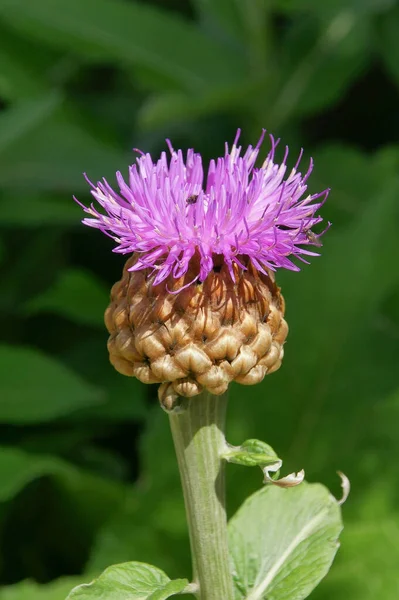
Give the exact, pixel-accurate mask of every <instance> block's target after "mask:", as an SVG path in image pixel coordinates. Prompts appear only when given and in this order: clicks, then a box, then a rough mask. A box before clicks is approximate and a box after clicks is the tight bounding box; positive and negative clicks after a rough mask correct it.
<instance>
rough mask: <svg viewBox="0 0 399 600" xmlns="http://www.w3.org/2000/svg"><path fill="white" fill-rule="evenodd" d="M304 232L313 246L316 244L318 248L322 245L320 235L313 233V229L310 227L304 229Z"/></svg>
mask: <svg viewBox="0 0 399 600" xmlns="http://www.w3.org/2000/svg"><path fill="white" fill-rule="evenodd" d="M304 234H305V235H306V237H307V239H308V240H309V242H310V243H311V244H312V245H313V246H317V247H318V248H320V247H321V246H322V245H323V244H322V243H321V241H320V239H319V238H320V236H319V235H317V234H316V233H314V231H312V230H311V229H305V230H304Z"/></svg>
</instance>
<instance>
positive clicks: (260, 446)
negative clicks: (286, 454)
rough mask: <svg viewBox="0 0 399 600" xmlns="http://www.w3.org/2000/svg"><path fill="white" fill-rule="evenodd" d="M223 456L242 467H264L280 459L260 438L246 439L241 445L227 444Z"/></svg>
mask: <svg viewBox="0 0 399 600" xmlns="http://www.w3.org/2000/svg"><path fill="white" fill-rule="evenodd" d="M223 458H224V459H225V460H227V461H228V462H231V463H235V464H237V465H243V466H244V467H255V466H257V467H265V466H267V465H274V464H275V463H276V462H279V461H280V459H279V457H278V456H277V454H276V453H275V451H274V450H273V448H272V447H271V446H269V444H266V443H265V442H261V441H260V440H246V441H245V442H244V443H243V444H241V446H237V447H235V446H229V448H228V449H227V450H226V451H225V452H223ZM280 462H281V461H280Z"/></svg>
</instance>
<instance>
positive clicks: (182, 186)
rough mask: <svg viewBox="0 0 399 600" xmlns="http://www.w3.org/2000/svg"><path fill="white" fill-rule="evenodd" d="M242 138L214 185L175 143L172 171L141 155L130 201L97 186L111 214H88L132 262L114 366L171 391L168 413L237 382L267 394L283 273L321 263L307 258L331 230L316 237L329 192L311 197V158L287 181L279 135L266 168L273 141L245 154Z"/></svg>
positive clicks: (215, 165) (212, 172)
mask: <svg viewBox="0 0 399 600" xmlns="http://www.w3.org/2000/svg"><path fill="white" fill-rule="evenodd" d="M239 136H240V130H238V132H237V135H236V138H235V140H234V143H233V146H232V148H231V149H230V150H229V148H228V146H227V144H226V148H225V154H224V156H223V157H220V158H218V159H217V160H216V161H215V160H211V161H210V164H209V168H208V173H207V176H206V179H205V178H204V172H203V165H202V158H201V155H200V154H197V153H195V152H194V150H191V149H190V150H188V152H187V157H186V160H184V157H183V153H182V151H181V150H178V151H175V150H174V149H173V147H172V144H171V143H170V141H169V140H168V141H167V144H168V147H169V152H170V158H169V160H168V157H167V154H166V152H162V154H161V157H160V159H159V160H158V161H157V162H155V163H154V162H153V160H152V159H151V156H150V155H149V154H143V153H142V152H139V151H138V152H139V154H140V156H139V157H138V158H137V161H136V163H137V164H134V165H132V166H131V167H130V168H129V178H128V182H127V181H125V180H124V178H123V177H122V175H121V173H120V172H118V173H117V174H116V179H117V183H118V186H119V193H117V192H115V191H114V190H113V189H112V188H111V187H110V185H109V184H108V183H107V181H106V180H105V179H103V181H102V182H98V183H97V185H94V184H93V183H91V182H90V181H89V180H88V182H89V183H90V185H91V187H92V191H91V193H92V195H93V197H94V198H95V200H96V201H97V203H98V204H99V205H100V207H101V208H102V209H103V211H102V212H100V211H99V210H97V208H96V207H95V205H94V204H91V206H89V207H86V206H84V205H82V204H81V206H82V207H83V209H84V211H85V212H86V213H87V214H88V215H90V216H89V218H85V219H84V220H83V223H84V224H86V225H88V226H90V227H95V228H97V229H100V230H101V231H103V232H104V233H106V234H107V235H109V236H110V237H111V238H113V239H114V240H115V241H116V243H117V246H116V248H115V249H114V252H118V253H122V254H132V256H131V257H130V258H129V260H128V261H127V263H126V266H125V269H124V274H123V277H122V280H121V281H120V282H118V283H117V284H115V286H114V287H113V289H112V293H111V304H110V306H109V307H108V309H107V312H106V318H105V321H106V325H107V328H108V330H109V332H110V334H111V335H110V339H109V343H108V347H109V352H110V359H111V362H112V363H113V364H114V366H115V367H116V369H117V370H118V371H120V372H122V373H124V374H126V375H131V376H135V377H138V378H139V379H140V380H141V381H144V382H146V383H155V382H158V383H162V384H163V385H162V386H161V388H160V396H161V398H162V399H163V401H164V403H166V404H170V403H171V402H172V401H173V398H174V397H175V395H176V394H178V395H183V396H194V395H196V394H199V393H200V392H201V391H202V389H204V388H206V389H208V390H209V391H210V392H212V393H214V394H221V393H223V392H224V391H225V390H226V389H227V386H228V384H229V382H230V381H232V380H235V381H238V382H241V383H244V384H252V383H257V382H258V381H261V380H262V379H263V377H264V375H265V374H266V373H271V372H272V371H275V370H276V369H277V368H278V367H279V366H280V364H281V359H282V355H283V343H284V341H285V338H286V335H287V331H288V327H287V324H286V322H285V321H284V319H283V316H284V301H283V298H282V296H281V294H280V290H279V288H278V287H277V286H276V284H275V282H274V273H273V271H275V270H276V269H277V268H280V267H282V268H286V269H291V270H294V271H298V270H299V267H298V265H297V264H296V262H294V260H293V259H299V260H300V261H302V262H305V263H306V262H307V261H306V259H305V258H304V257H306V256H317V255H318V254H317V253H316V252H314V251H310V250H309V249H308V247H309V246H312V245H313V246H320V245H321V243H320V235H322V233H324V231H323V232H322V233H320V234H316V233H315V232H314V231H313V229H314V227H315V226H316V225H318V224H319V223H320V222H321V221H322V218H321V217H320V216H318V215H317V212H318V210H319V209H320V207H321V206H322V204H323V203H324V201H325V200H326V198H327V195H328V191H329V190H325V191H323V192H321V193H318V194H313V195H307V196H305V197H304V194H305V192H306V189H307V180H308V178H309V176H310V173H311V171H312V168H313V163H312V161H310V164H309V167H308V169H307V172H306V173H305V175H302V174H301V172H299V171H298V167H299V163H300V160H301V157H302V152H301V154H300V156H299V158H298V160H297V162H296V164H295V166H294V168H293V169H292V170H291V172H290V173H289V175H288V176H287V177H286V170H287V166H286V162H287V158H288V148H286V150H285V154H284V158H283V161H282V163H281V164H280V165H279V164H275V163H274V156H275V150H276V147H277V145H278V142H279V140H277V141H275V140H274V138H273V137H272V136H270V140H271V149H270V151H269V153H268V155H267V157H266V160H265V161H264V162H263V164H262V165H261V167H260V168H256V167H255V162H256V160H257V157H258V154H259V150H260V147H261V145H262V142H263V139H264V136H265V131H263V132H262V135H261V137H260V139H259V141H258V143H257V145H256V146H255V147H252V146H249V147H248V149H247V150H246V152H245V153H244V154H243V155H241V146H238V140H239ZM79 204H80V203H79ZM328 227H329V224H328V226H327V229H328Z"/></svg>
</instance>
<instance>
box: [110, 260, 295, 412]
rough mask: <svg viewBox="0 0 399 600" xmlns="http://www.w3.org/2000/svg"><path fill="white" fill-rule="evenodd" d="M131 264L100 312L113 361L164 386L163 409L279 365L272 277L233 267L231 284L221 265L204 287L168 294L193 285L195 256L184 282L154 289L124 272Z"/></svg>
mask: <svg viewBox="0 0 399 600" xmlns="http://www.w3.org/2000/svg"><path fill="white" fill-rule="evenodd" d="M240 258H241V260H245V258H243V257H240ZM135 260H136V258H135V256H132V257H131V258H129V260H128V261H127V262H126V265H125V268H124V271H123V276H122V279H121V281H119V282H118V283H116V284H115V285H114V286H113V288H112V291H111V304H110V305H109V307H108V308H107V310H106V313H105V324H106V326H107V329H108V331H109V333H110V337H109V340H108V350H109V354H110V360H111V363H112V364H113V365H114V367H115V368H116V369H117V371H119V372H120V373H122V374H124V375H129V376H131V377H137V378H138V379H140V381H143V382H144V383H161V384H162V385H161V386H160V389H159V396H160V400H161V402H162V403H163V404H164V406H165V407H166V408H167V407H170V406H172V405H173V402H174V400H175V399H176V396H186V397H192V396H196V395H197V394H199V393H201V392H202V391H203V390H208V391H209V392H210V393H212V394H215V395H219V394H223V393H224V392H225V391H226V390H227V387H228V385H229V383H230V382H231V381H237V382H238V383H242V384H244V385H252V384H254V383H259V382H260V381H262V379H263V378H264V376H265V375H266V374H268V373H272V372H273V371H276V370H277V369H278V368H279V367H280V365H281V360H282V358H283V344H284V341H285V339H286V336H287V333H288V326H287V323H286V321H285V320H284V318H283V317H284V299H283V297H282V295H281V294H280V290H279V288H278V287H277V286H276V284H275V282H274V275H273V273H272V272H270V273H269V275H268V276H266V275H263V274H261V273H259V272H258V271H257V270H256V269H255V268H254V267H253V266H252V265H251V264H250V263H248V264H247V267H248V270H247V271H243V270H241V269H238V268H236V267H235V270H236V283H233V281H232V280H231V277H230V274H229V272H228V269H227V267H226V265H225V264H223V263H222V264H220V265H219V266H217V267H215V269H214V271H213V272H212V273H211V274H210V275H209V276H208V277H207V279H206V281H204V282H203V283H198V282H196V283H193V284H191V285H189V286H188V287H187V288H185V289H182V290H181V291H179V292H178V293H171V292H177V290H179V289H180V288H182V287H183V286H184V285H185V284H186V283H188V282H189V281H191V280H192V279H194V277H195V273H197V272H198V265H196V264H195V261H196V260H198V259H197V258H196V257H194V259H193V261H192V265H191V266H190V268H189V270H188V272H187V274H186V275H185V276H184V277H182V278H180V279H173V278H172V277H169V278H168V279H167V280H166V281H164V282H163V283H161V284H160V285H157V286H153V285H152V281H153V277H152V276H151V271H150V270H148V271H145V270H141V271H137V272H129V271H128V268H129V267H131V266H132V265H133V264H134V262H135Z"/></svg>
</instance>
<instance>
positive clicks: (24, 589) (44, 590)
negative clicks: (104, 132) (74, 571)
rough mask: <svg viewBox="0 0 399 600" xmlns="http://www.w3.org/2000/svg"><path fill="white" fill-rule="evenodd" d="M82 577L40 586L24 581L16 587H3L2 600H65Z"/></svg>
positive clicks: (0, 594) (64, 579)
mask: <svg viewBox="0 0 399 600" xmlns="http://www.w3.org/2000/svg"><path fill="white" fill-rule="evenodd" d="M80 580H81V577H79V578H78V577H74V578H72V577H69V578H66V577H65V578H63V579H59V580H57V581H52V582H51V583H47V584H46V585H40V584H38V583H35V582H33V581H24V582H22V583H18V584H16V585H10V586H7V587H2V589H1V591H0V600H65V596H66V594H67V593H68V592H69V590H70V589H71V586H73V585H77V584H78V583H79V581H80Z"/></svg>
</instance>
